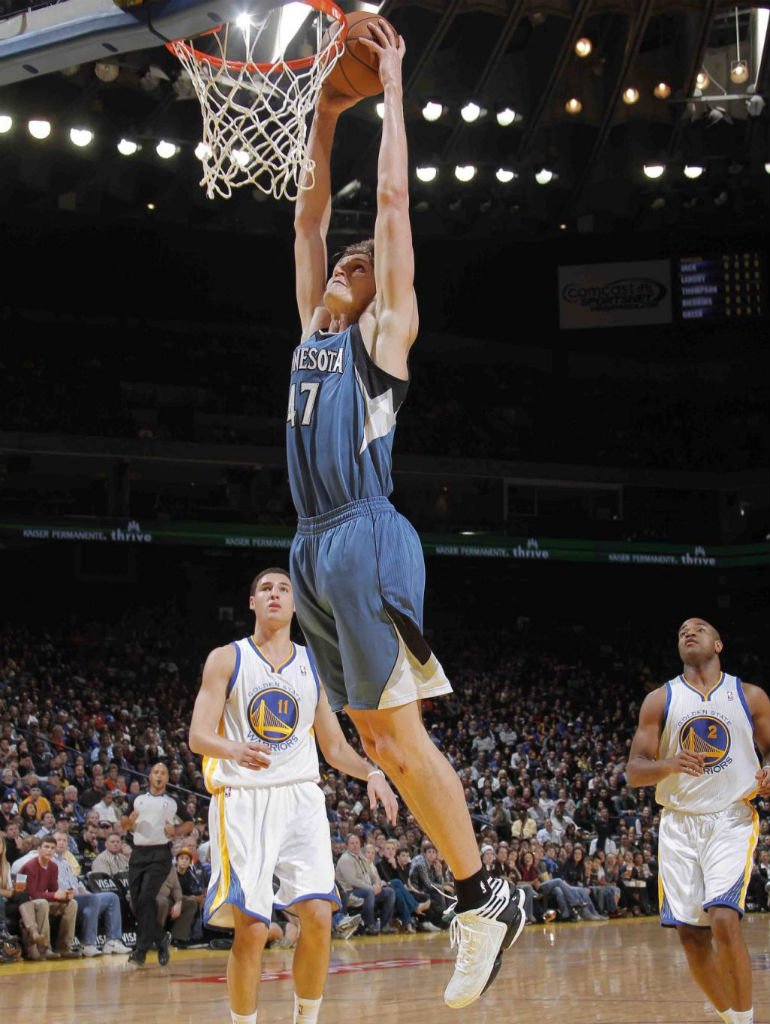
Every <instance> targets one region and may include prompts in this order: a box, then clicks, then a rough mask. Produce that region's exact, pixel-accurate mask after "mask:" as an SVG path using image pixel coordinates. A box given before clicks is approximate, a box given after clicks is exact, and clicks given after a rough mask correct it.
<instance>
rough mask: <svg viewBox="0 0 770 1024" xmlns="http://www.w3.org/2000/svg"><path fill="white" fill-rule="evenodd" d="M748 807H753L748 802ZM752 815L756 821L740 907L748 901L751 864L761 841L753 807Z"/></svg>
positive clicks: (744, 875)
mask: <svg viewBox="0 0 770 1024" xmlns="http://www.w3.org/2000/svg"><path fill="white" fill-rule="evenodd" d="M746 806H747V807H751V804H749V802H748V800H747V801H746ZM751 815H752V817H753V819H754V827H753V828H752V830H751V839H750V840H749V852H748V855H747V857H746V870H745V871H744V874H743V885H742V886H741V895H740V897H739V898H738V904H739V906H741V907H742V906H743V903H744V900H745V899H746V890H747V889H748V887H749V879H750V878H751V863H752V861H753V860H754V851H755V850H756V848H757V842H758V841H759V815H758V814H757V809H756V807H751Z"/></svg>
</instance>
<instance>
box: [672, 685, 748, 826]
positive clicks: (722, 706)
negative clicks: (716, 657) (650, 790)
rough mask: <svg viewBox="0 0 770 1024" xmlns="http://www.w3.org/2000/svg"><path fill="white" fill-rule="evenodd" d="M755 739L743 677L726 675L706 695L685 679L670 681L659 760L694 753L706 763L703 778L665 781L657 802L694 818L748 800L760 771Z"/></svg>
mask: <svg viewBox="0 0 770 1024" xmlns="http://www.w3.org/2000/svg"><path fill="white" fill-rule="evenodd" d="M753 735H754V723H753V720H752V717H751V712H750V711H749V707H748V704H747V703H746V698H745V696H744V694H743V687H742V685H741V681H740V679H736V677H735V676H730V675H727V673H725V672H723V673H722V675H721V677H720V679H719V682H718V683H716V685H715V686H713V687H712V689H711V690H709V692H708V693H705V694H702V693H700V692H699V691H698V690H696V689H695V687H693V686H690V684H689V683H688V682H687V681H686V680H685V678H684V676H681V675H680V676H677V677H676V679H671V680H669V682H667V683H666V710H665V712H664V716H663V731H662V733H661V737H660V744H659V746H658V758H659V759H660V760H662V759H663V758H667V757H675V756H676V755H677V754H678V753H679V751H680V750H694V751H697V752H699V753H704V754H705V755H706V759H705V762H704V765H703V775H698V776H695V775H685V774H684V773H683V772H675V773H674V774H673V775H667V776H666V778H665V779H661V781H660V782H659V783H658V785H657V786H656V788H655V799H656V800H657V801H658V803H659V804H661V806H663V807H668V808H670V809H671V810H674V811H686V812H689V813H692V814H711V813H714V812H715V811H722V810H724V809H725V808H726V807H729V806H730V804H733V803H735V802H736V801H738V800H747V799H750V798H751V797H752V796H753V795H754V794H755V793H756V789H757V780H756V778H755V777H754V776H755V775H756V772H757V770H758V768H759V760H758V758H757V755H756V753H755V751H754V739H753Z"/></svg>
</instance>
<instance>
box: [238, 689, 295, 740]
mask: <svg viewBox="0 0 770 1024" xmlns="http://www.w3.org/2000/svg"><path fill="white" fill-rule="evenodd" d="M248 715H249V725H250V726H251V728H252V729H253V730H254V732H255V734H256V735H257V736H258V737H259V738H260V739H261V740H264V741H265V743H285V742H286V741H287V740H288V739H290V738H291V737H292V735H293V734H294V730H295V729H296V728H297V721H298V719H299V705H298V704H297V701H296V700H295V699H294V697H292V695H291V694H290V693H287V692H286V690H280V689H278V687H271V688H270V689H268V690H259V691H258V692H257V693H255V694H254V696H253V697H252V698H251V700H250V701H249V711H248Z"/></svg>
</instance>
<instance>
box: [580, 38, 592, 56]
mask: <svg viewBox="0 0 770 1024" xmlns="http://www.w3.org/2000/svg"><path fill="white" fill-rule="evenodd" d="M593 48H594V44H593V43H592V42H591V40H590V39H589V38H588V36H581V38H580V39H578V41H577V42H576V43H575V53H576V54H577V55H578V57H588V56H590V54H591V51H592V50H593Z"/></svg>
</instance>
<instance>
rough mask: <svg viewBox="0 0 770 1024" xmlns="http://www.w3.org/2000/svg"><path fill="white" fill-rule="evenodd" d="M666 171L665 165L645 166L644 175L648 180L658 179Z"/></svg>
mask: <svg viewBox="0 0 770 1024" xmlns="http://www.w3.org/2000/svg"><path fill="white" fill-rule="evenodd" d="M665 169H666V165H665V164H645V165H644V173H645V174H646V175H647V177H648V178H660V177H661V175H662V174H663V172H664V171H665Z"/></svg>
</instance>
